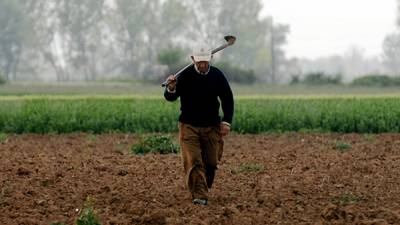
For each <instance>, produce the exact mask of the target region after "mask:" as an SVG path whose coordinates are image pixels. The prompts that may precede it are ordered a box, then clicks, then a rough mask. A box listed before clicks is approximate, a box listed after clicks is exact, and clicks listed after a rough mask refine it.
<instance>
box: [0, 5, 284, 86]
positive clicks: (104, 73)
mask: <svg viewBox="0 0 400 225" xmlns="http://www.w3.org/2000/svg"><path fill="white" fill-rule="evenodd" d="M262 7H263V5H262V3H261V0H202V1H195V0H54V1H39V0H2V1H0V27H2V29H0V74H1V75H2V76H3V77H4V78H5V79H6V80H28V81H37V80H53V81H59V82H63V81H74V80H79V81H81V80H84V81H93V80H99V79H111V78H121V79H141V80H143V79H144V80H159V79H160V77H162V76H164V75H165V71H166V64H165V63H164V62H163V61H162V60H161V61H160V54H162V53H163V52H164V53H165V52H171V51H174V50H175V49H177V48H178V49H181V52H182V54H183V55H184V57H183V58H184V59H183V60H182V59H180V63H185V62H189V57H188V56H189V54H190V48H191V46H192V45H193V44H194V43H196V42H201V41H207V42H208V43H209V44H210V46H218V45H220V44H221V43H222V42H223V41H224V40H223V36H224V35H226V34H233V35H236V36H237V37H238V42H237V43H236V44H235V46H234V47H232V48H229V49H226V50H225V51H223V52H222V53H218V55H216V58H217V59H216V61H219V62H220V63H222V64H224V63H225V64H226V63H227V62H228V63H229V64H230V66H231V67H235V68H240V69H242V70H246V71H250V72H249V74H252V76H254V77H255V78H256V79H258V80H263V81H267V82H277V81H278V79H279V73H280V70H279V68H280V67H281V66H280V65H282V64H284V63H285V62H286V61H287V60H286V57H285V52H284V51H283V46H284V45H285V43H286V36H287V33H288V32H289V27H288V26H287V25H283V24H273V23H272V18H270V17H261V15H260V12H261V9H262ZM185 54H186V55H185ZM161 58H162V57H161ZM185 60H186V61H185ZM275 64H276V65H275ZM275 68H278V69H275Z"/></svg>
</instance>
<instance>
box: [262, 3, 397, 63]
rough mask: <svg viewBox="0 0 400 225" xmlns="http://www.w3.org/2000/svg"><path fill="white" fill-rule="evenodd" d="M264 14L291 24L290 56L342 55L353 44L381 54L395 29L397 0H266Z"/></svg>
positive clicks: (369, 51)
mask: <svg viewBox="0 0 400 225" xmlns="http://www.w3.org/2000/svg"><path fill="white" fill-rule="evenodd" d="M263 1H264V11H263V14H264V15H272V16H273V17H274V20H275V22H278V23H286V24H289V25H290V34H289V36H288V40H289V42H288V45H287V47H286V50H287V54H288V56H289V57H292V56H296V57H307V58H310V59H313V58H316V57H318V56H326V55H332V54H343V53H344V52H346V51H347V49H348V48H349V47H350V46H358V47H361V48H362V49H364V51H365V54H366V55H367V56H373V55H380V54H381V52H382V43H383V40H384V37H385V35H387V34H388V33H391V32H393V31H394V30H395V20H396V0H302V1H296V0H263Z"/></svg>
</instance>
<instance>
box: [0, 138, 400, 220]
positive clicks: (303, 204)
mask: <svg viewBox="0 0 400 225" xmlns="http://www.w3.org/2000/svg"><path fill="white" fill-rule="evenodd" d="M137 140H138V138H137V136H135V135H124V134H111V135H110V134H109V135H98V136H93V135H89V134H70V135H17V136H9V137H8V139H7V140H5V141H4V142H3V143H2V144H0V162H1V164H0V224H25V225H28V224H51V223H55V222H64V223H66V224H75V221H76V219H77V218H78V216H79V212H80V211H81V210H82V208H83V207H84V202H85V200H86V199H87V197H88V196H90V197H91V198H92V199H93V201H94V205H93V206H94V209H95V210H96V212H97V214H98V215H99V217H100V220H101V221H102V223H103V224H400V134H382V135H357V134H346V135H341V134H299V133H288V134H282V135H278V134H268V135H237V134H234V135H231V136H229V137H228V138H227V139H226V148H225V153H224V158H223V161H222V164H221V165H220V166H219V170H218V171H217V177H216V181H215V183H214V186H213V189H212V190H211V192H210V196H209V197H210V199H209V205H208V206H197V205H192V203H191V201H190V200H191V199H190V196H189V194H188V191H187V190H185V187H184V185H183V178H182V175H183V174H182V173H183V168H182V165H181V161H180V156H179V155H145V156H136V155H133V154H131V153H130V150H129V149H130V146H131V145H132V144H133V143H135V142H136V141H137ZM340 141H341V142H344V143H348V144H350V145H351V148H350V149H347V150H346V149H345V150H344V151H340V149H338V147H339V148H340V147H341V145H340ZM242 164H246V165H248V166H250V167H251V166H253V169H254V170H252V169H251V168H250V169H248V170H246V169H245V168H244V167H240V165H242ZM261 166H263V167H261ZM240 169H243V170H240Z"/></svg>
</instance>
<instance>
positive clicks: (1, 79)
mask: <svg viewBox="0 0 400 225" xmlns="http://www.w3.org/2000/svg"><path fill="white" fill-rule="evenodd" d="M6 82H7V80H6V78H5V77H4V75H3V74H2V73H1V72H0V85H3V84H5V83H6Z"/></svg>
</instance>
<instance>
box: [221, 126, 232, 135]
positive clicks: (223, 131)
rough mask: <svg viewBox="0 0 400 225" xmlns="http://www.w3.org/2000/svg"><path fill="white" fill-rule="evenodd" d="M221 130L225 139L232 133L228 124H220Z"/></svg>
mask: <svg viewBox="0 0 400 225" xmlns="http://www.w3.org/2000/svg"><path fill="white" fill-rule="evenodd" d="M220 130H221V131H220V134H221V136H222V137H225V136H226V135H228V134H229V132H230V131H231V126H230V125H228V124H226V123H221V124H220Z"/></svg>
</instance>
